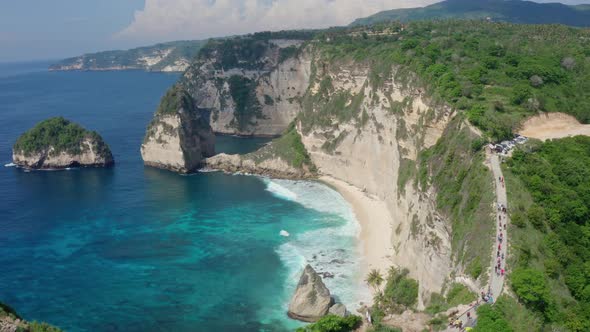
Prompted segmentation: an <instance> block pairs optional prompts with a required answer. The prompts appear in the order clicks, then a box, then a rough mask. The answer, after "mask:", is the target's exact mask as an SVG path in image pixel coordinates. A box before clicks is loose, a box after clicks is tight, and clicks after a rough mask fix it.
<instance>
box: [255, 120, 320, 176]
mask: <svg viewBox="0 0 590 332" xmlns="http://www.w3.org/2000/svg"><path fill="white" fill-rule="evenodd" d="M244 157H245V158H247V159H253V160H254V161H255V162H257V163H259V162H262V161H264V160H267V159H270V158H276V157H279V158H281V159H282V160H284V161H286V162H287V163H288V164H289V165H291V166H293V167H295V168H305V169H308V170H310V171H311V172H315V166H314V165H313V163H312V161H311V158H310V157H309V154H308V153H307V150H305V146H304V145H303V143H302V142H301V136H300V135H299V133H298V132H297V129H296V128H295V125H294V124H293V123H292V124H291V125H290V126H289V128H288V129H287V130H286V131H285V133H284V134H283V135H281V137H279V138H277V139H275V140H273V141H272V142H271V143H270V144H267V145H265V146H264V147H262V148H261V149H260V150H258V151H255V152H252V153H249V154H247V155H245V156H244Z"/></svg>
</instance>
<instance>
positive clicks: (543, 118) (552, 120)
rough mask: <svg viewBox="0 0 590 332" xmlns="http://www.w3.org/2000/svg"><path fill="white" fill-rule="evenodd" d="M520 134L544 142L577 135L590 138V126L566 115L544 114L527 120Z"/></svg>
mask: <svg viewBox="0 0 590 332" xmlns="http://www.w3.org/2000/svg"><path fill="white" fill-rule="evenodd" d="M519 134H521V135H523V136H526V137H532V138H537V139H540V140H543V141H544V140H547V139H553V138H562V137H568V136H576V135H585V136H590V125H584V124H581V123H580V122H578V120H576V118H574V117H573V116H571V115H567V114H565V113H543V114H539V115H536V116H533V117H531V118H529V119H528V120H526V121H525V122H524V123H523V124H522V128H521V130H520V131H519Z"/></svg>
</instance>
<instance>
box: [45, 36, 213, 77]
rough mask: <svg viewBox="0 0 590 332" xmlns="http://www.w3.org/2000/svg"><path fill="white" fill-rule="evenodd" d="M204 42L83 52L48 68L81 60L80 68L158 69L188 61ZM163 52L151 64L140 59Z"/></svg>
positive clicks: (193, 41)
mask: <svg viewBox="0 0 590 332" xmlns="http://www.w3.org/2000/svg"><path fill="white" fill-rule="evenodd" d="M205 43H206V41H205V40H191V41H173V42H169V43H163V44H156V45H152V46H146V47H139V48H134V49H130V50H125V51H105V52H99V53H92V54H85V55H82V56H78V57H74V58H69V59H64V60H62V61H60V62H58V63H56V64H54V65H52V66H51V67H50V68H51V69H60V68H61V67H63V66H73V65H75V64H77V63H78V62H81V63H82V68H81V69H82V70H92V69H105V68H113V67H126V68H129V69H146V70H152V71H159V70H162V69H163V68H164V67H166V66H168V65H174V63H175V62H176V61H178V60H186V61H188V62H190V61H191V59H193V58H194V57H195V56H196V55H197V54H198V53H199V50H200V49H201V47H202V46H203V45H204V44H205ZM165 52H169V54H168V55H167V56H166V57H165V58H164V59H162V61H160V62H159V63H157V64H156V65H153V66H148V65H147V64H146V63H144V62H143V61H141V60H140V59H141V58H143V57H153V56H160V55H163V54H165Z"/></svg>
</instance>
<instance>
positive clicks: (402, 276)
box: [367, 267, 418, 313]
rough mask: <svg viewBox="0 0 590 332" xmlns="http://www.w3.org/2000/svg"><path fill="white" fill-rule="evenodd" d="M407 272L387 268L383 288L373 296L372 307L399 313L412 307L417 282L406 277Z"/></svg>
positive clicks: (416, 293) (416, 298)
mask: <svg viewBox="0 0 590 332" xmlns="http://www.w3.org/2000/svg"><path fill="white" fill-rule="evenodd" d="M409 273H410V271H408V269H398V268H395V267H391V268H390V269H389V271H388V273H387V280H386V283H385V288H384V290H383V292H382V293H379V294H377V296H376V297H375V303H374V308H375V307H376V308H377V311H378V312H379V311H382V312H384V313H396V312H397V313H399V312H402V311H403V310H405V309H407V308H412V307H414V305H415V304H416V301H417V300H418V282H417V281H416V280H414V279H412V278H410V277H408V274H409ZM370 276H371V275H369V277H370ZM367 279H369V278H367Z"/></svg>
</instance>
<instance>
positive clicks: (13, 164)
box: [4, 163, 16, 167]
mask: <svg viewBox="0 0 590 332" xmlns="http://www.w3.org/2000/svg"><path fill="white" fill-rule="evenodd" d="M4 167H16V164H15V163H8V164H4Z"/></svg>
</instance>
